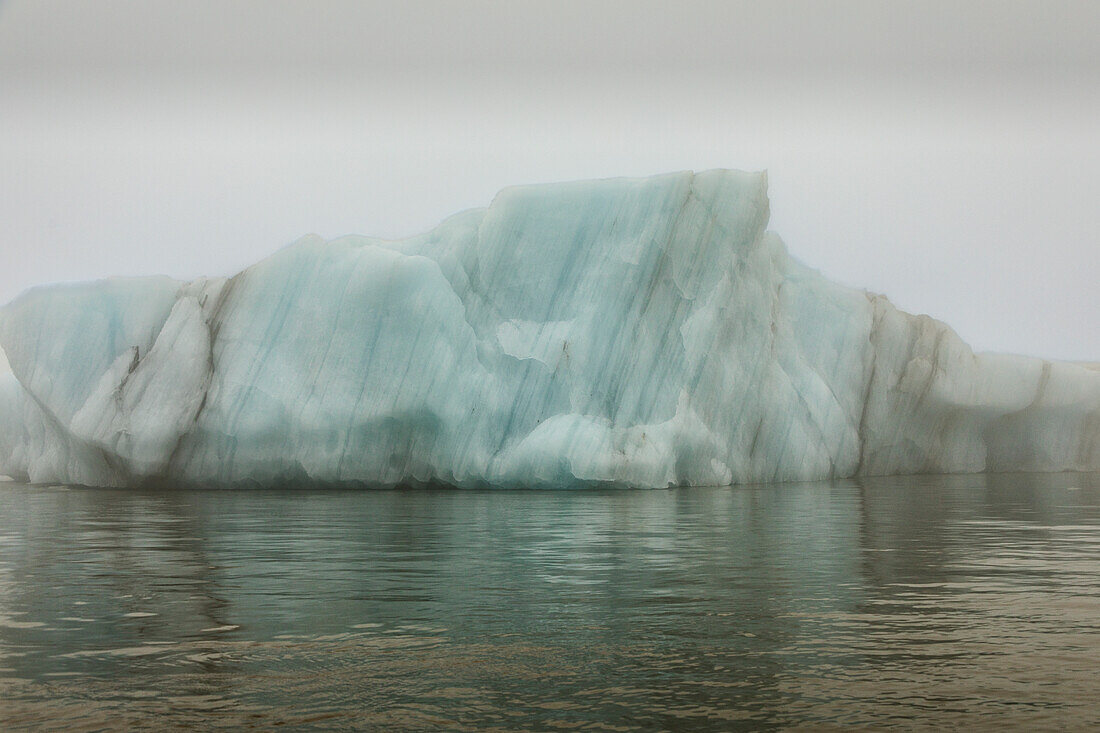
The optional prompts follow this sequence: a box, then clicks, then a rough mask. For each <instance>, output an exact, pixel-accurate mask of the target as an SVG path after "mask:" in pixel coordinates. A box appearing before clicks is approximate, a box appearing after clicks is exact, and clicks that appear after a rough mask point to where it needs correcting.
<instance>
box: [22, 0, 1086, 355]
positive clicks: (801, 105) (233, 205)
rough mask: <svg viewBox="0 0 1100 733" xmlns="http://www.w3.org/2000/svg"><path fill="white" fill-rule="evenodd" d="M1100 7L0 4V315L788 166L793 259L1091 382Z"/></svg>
mask: <svg viewBox="0 0 1100 733" xmlns="http://www.w3.org/2000/svg"><path fill="white" fill-rule="evenodd" d="M1098 38H1100V3H1098V2H1093V1H1091V0H1083V1H1082V2H1052V1H1051V0H1046V1H1045V2H1009V1H1000V2H975V1H973V0H971V1H969V2H963V3H960V2H957V0H955V1H954V2H883V1H882V0H874V1H872V2H829V3H825V2H776V1H774V0H769V1H764V0H759V1H758V2H703V1H701V0H677V1H676V2H652V1H647V0H633V1H630V2H627V1H622V2H620V1H614V2H611V1H600V0H584V1H583V2H575V1H573V0H556V1H553V2H550V1H546V2H525V1H523V0H502V1H499V2H497V1H493V2H488V1H477V2H460V1H458V0H447V1H436V2H415V1H408V0H406V1H404V2H398V1H395V0H391V1H389V2H380V3H371V2H359V1H356V2H351V1H344V0H329V1H328V2H321V1H319V0H308V1H306V0H294V1H290V0H239V1H237V2H233V1H232V0H216V1H209V0H187V1H186V2H179V1H178V0H173V1H172V2H167V1H164V0H94V1H93V0H87V1H84V0H82V1H77V0H8V1H5V0H0V302H6V301H7V300H10V299H11V298H13V297H15V296H16V295H17V294H18V293H19V292H21V291H22V290H24V289H25V288H27V287H29V286H32V285H35V284H40V283H45V282H54V281H64V280H75V279H90V278H98V277H104V276H107V275H112V274H128V275H136V274H152V273H166V274H169V275H173V276H176V277H182V278H190V277H194V276H197V275H203V274H211V275H222V274H230V273H232V272H234V271H236V270H238V269H240V268H242V267H244V266H246V265H247V264H249V263H251V262H254V261H256V260H258V259H260V258H261V257H263V256H265V255H267V254H269V253H271V252H272V251H274V250H275V249H277V248H278V247H281V246H283V245H285V244H287V243H289V242H290V241H292V240H294V239H296V238H297V237H299V236H300V235H302V234H305V233H308V232H317V233H319V234H322V235H324V236H326V237H334V236H338V235H341V234H345V233H349V232H355V233H361V234H370V235H380V236H387V237H398V236H403V235H408V234H413V233H416V232H419V231H423V230H425V229H428V228H430V227H432V226H433V225H434V224H435V223H437V222H438V221H439V220H440V219H442V218H444V217H445V216H447V215H449V214H451V213H453V212H455V211H458V210H460V209H464V208H469V207H472V206H484V205H487V204H488V203H489V201H490V200H491V199H492V196H493V194H494V193H495V192H496V191H497V190H498V189H499V188H501V187H503V186H506V185H509V184H516V183H534V182H542V181H557V180H569V179H577V178H592V177H607V176H619V175H627V176H637V175H649V174H654V173H662V172H668V171H674V170H683V169H695V170H703V169H707V168H715V167H729V168H743V169H754V170H755V169H767V170H768V171H769V177H770V182H771V199H772V229H774V230H775V231H777V232H778V233H779V234H780V235H781V236H782V237H783V239H784V240H785V241H786V242H787V244H788V246H789V248H790V250H791V252H792V253H793V254H794V255H795V256H796V257H798V258H799V259H801V260H803V261H804V262H807V263H808V264H810V265H812V266H814V267H817V268H818V269H820V270H822V271H823V272H824V273H825V274H827V275H828V276H830V277H833V278H835V279H837V280H840V281H842V282H845V283H848V284H851V285H856V286H859V287H865V288H868V289H870V290H873V291H877V292H884V293H886V294H887V295H889V296H890V297H891V299H892V300H893V301H894V302H895V303H897V304H898V305H899V306H900V307H903V308H905V309H907V310H911V311H914V312H921V313H928V314H931V315H933V316H935V317H937V318H940V319H942V320H945V321H947V322H948V323H950V324H951V325H952V326H954V327H955V329H956V330H957V331H958V332H959V333H960V334H961V335H962V336H963V338H964V339H966V340H967V341H969V342H970V343H971V344H972V345H973V346H974V347H975V348H976V349H978V350H999V351H1012V352H1019V353H1030V354H1037V355H1044V356H1052V357H1058V358H1067V359H1081V360H1088V361H1100V303H1098V300H1100V299H1098V295H1100V288H1098V287H1097V282H1100V135H1098V131H1100V79H1098V74H1100V43H1098V42H1097V39H1098Z"/></svg>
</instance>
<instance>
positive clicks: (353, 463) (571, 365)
mask: <svg viewBox="0 0 1100 733" xmlns="http://www.w3.org/2000/svg"><path fill="white" fill-rule="evenodd" d="M767 220H768V199H767V194H766V179H765V176H764V175H763V174H751V173H739V172H734V171H708V172H705V173H700V174H693V173H679V174H673V175H666V176H659V177H655V178H647V179H641V180H625V179H621V180H609V181H592V182H581V183H569V184H560V185H546V186H528V187H518V188H510V189H506V190H505V191H502V192H501V193H500V194H499V195H498V196H497V198H496V200H495V201H494V202H493V204H492V205H491V206H490V207H489V208H488V209H484V210H475V211H468V212H465V213H462V214H458V215H457V216H454V217H452V218H451V219H448V220H447V221H445V222H443V224H441V225H440V226H439V227H437V228H436V229H434V230H433V231H431V232H429V233H427V234H425V235H422V236H419V237H413V238H411V239H407V240H403V241H398V242H386V241H380V240H375V239H367V238H363V237H345V238H342V239H338V240H335V241H331V242H325V241H322V240H320V239H318V238H316V237H307V238H305V239H303V240H301V241H299V242H298V243H296V244H294V245H292V246H290V247H287V248H286V249H283V250H281V251H280V252H278V253H276V254H275V255H273V256H272V257H270V258H268V259H267V260H264V261H263V262H260V263H259V264H257V265H255V266H253V267H250V268H249V269H247V270H245V271H244V272H242V273H240V274H238V275H236V276H235V277H233V278H230V279H228V280H224V279H213V280H201V281H196V282H192V283H180V282H176V281H172V280H169V279H166V278H148V279H136V280H110V281H106V282H98V283H90V284H86V285H78V286H58V287H50V288H41V289H36V290H32V291H31V292H29V293H27V294H25V295H23V296H22V297H20V298H19V299H17V300H16V301H14V302H13V303H11V304H10V305H8V306H7V307H5V308H4V309H3V310H2V311H0V343H2V345H3V348H4V350H5V351H6V353H7V356H8V358H9V361H10V363H11V368H12V371H13V374H14V376H11V375H9V376H7V377H6V381H3V382H2V383H0V473H7V474H11V475H13V476H18V477H21V478H25V479H30V480H32V481H60V482H72V483H84V484H109V485H127V484H135V483H141V482H143V481H147V480H158V479H167V480H170V481H172V482H176V483H180V484H188V483H190V484H216V485H231V484H239V483H242V482H243V483H258V484H271V483H276V482H281V481H286V480H306V479H308V480H313V481H318V482H361V483H364V484H368V485H373V486H391V485H396V484H402V483H413V484H416V483H426V482H432V481H438V482H443V483H447V484H452V485H456V486H485V485H490V486H535V487H562V486H574V485H582V484H591V483H609V484H616V485H622V486H635V487H654V486H668V485H672V484H725V483H729V482H747V481H776V480H789V479H820V478H826V477H830V476H851V475H854V474H857V473H865V474H887V473H910V472H954V471H980V470H999V471H1000V470H1039V471H1049V470H1065V469H1076V470H1095V469H1100V372H1097V371H1096V370H1095V369H1090V368H1086V367H1085V366H1078V365H1073V364H1064V363H1051V362H1045V361H1041V360H1038V359H1029V358H1023V357H1014V356H995V355H975V354H973V353H972V352H971V351H970V349H969V348H968V347H967V346H966V345H965V344H964V343H963V342H962V341H960V340H959V338H958V337H957V336H956V335H955V334H954V333H953V332H952V331H951V330H950V329H949V328H948V327H947V326H945V325H944V324H942V323H939V322H937V321H934V320H932V319H930V318H928V317H925V316H919V317H918V316H911V315H908V314H906V313H902V312H900V311H898V310H897V309H895V308H894V307H893V306H891V305H890V303H889V302H888V301H887V300H886V299H885V298H883V297H881V296H874V295H868V294H866V293H864V292H861V291H855V290H851V289H848V288H844V287H840V286H838V285H835V284H833V283H830V282H829V281H827V280H825V279H824V278H822V277H821V276H820V275H819V274H817V273H816V272H814V271H812V270H809V269H808V268H806V267H804V266H803V265H801V264H799V263H798V262H797V261H795V260H793V259H792V258H791V257H790V256H789V255H788V254H787V251H786V249H785V248H784V246H783V244H782V243H781V242H780V240H779V238H778V237H777V236H775V235H774V234H771V233H769V232H767V231H766V225H767ZM4 379H5V378H4V377H0V380H4ZM16 380H18V381H16Z"/></svg>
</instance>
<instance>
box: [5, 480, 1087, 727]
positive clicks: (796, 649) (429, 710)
mask: <svg viewBox="0 0 1100 733" xmlns="http://www.w3.org/2000/svg"><path fill="white" fill-rule="evenodd" d="M1098 664H1100V476H1098V475H1067V474H1062V475H1054V476H1036V475H1031V476H1028V475H1015V476H994V475H989V476H983V475H977V476H955V477H946V478H944V477H938V478H935V477H910V478H891V479H876V480H863V481H859V482H855V481H842V482H834V483H821V484H797V485H779V486H760V487H739V488H737V487H735V488H728V487H727V488H695V489H677V490H667V491H634V492H626V491H621V492H604V491H601V492H519V491H517V492H457V491H410V492H367V491H355V492H353V491H347V492H304V493H294V492H272V491H247V492H246V491H226V492H216V491H210V492H183V491H180V492H171V491H158V492H153V491H150V492H143V491H113V490H102V489H81V488H67V487H42V486H39V487H28V486H23V485H20V484H11V483H9V484H0V728H3V729H5V730H13V729H15V730H17V729H21V728H30V729H38V728H42V729H54V730H55V729H61V728H65V729H73V730H102V729H127V728H133V727H147V728H153V729H158V730H159V729H166V728H178V727H186V726H198V727H202V728H210V727H215V726H219V725H220V726H225V727H226V728H234V729H239V728H248V727H252V728H257V729H269V728H271V727H273V726H276V725H284V724H285V725H289V726H292V727H295V728H309V727H314V728H317V729H341V728H344V729H348V728H368V729H371V728H389V729H400V730H408V729H414V730H415V729H426V728H438V727H442V728H447V729H475V728H476V729H482V730H484V729H490V730H492V729H498V730H523V729H534V730H552V729H585V730H609V731H610V730H628V729H669V728H671V729H685V728H690V729H693V730H707V729H711V730H739V729H751V730H760V729H770V728H790V727H800V726H804V727H806V728H812V729H815V730H819V729H845V728H849V727H852V726H865V727H872V728H876V729H881V728H889V727H892V726H896V727H899V728H903V729H913V728H921V727H927V728H934V727H943V726H951V727H961V726H967V727H970V728H974V729H977V730H1000V729H1004V728H1005V727H1009V728H1012V729H1025V728H1026V729H1031V730H1035V729H1044V728H1062V729H1065V728H1069V729H1083V728H1088V727H1092V726H1096V725H1100V681H1098V680H1097V677H1096V672H1097V669H1098Z"/></svg>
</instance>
